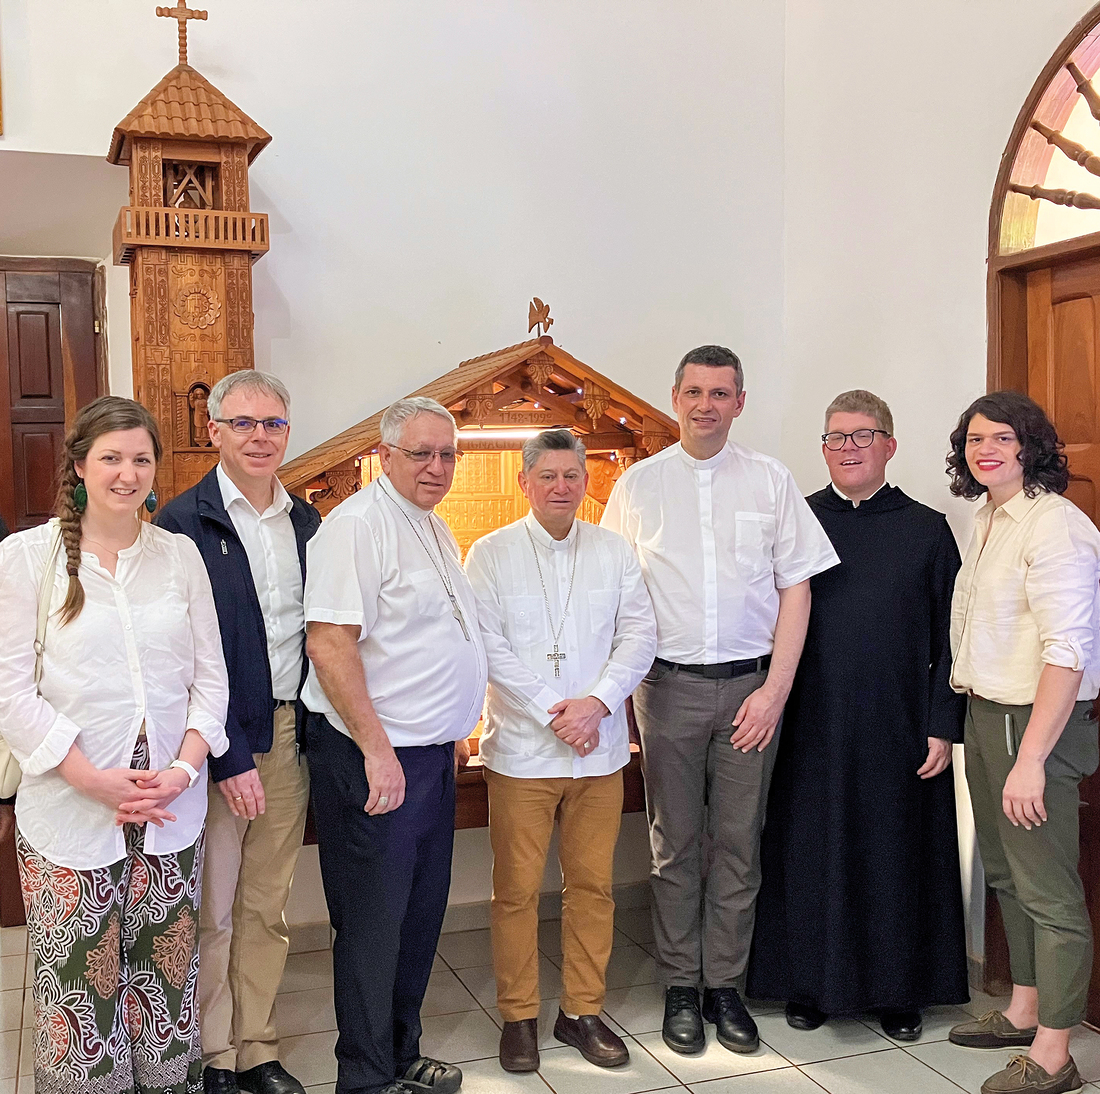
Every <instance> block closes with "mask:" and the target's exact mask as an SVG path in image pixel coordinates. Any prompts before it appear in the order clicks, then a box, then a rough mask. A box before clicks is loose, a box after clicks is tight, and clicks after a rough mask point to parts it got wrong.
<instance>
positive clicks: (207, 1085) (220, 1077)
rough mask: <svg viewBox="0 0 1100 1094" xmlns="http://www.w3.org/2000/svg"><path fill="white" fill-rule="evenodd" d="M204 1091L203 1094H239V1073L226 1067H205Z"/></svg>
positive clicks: (203, 1075) (203, 1072) (203, 1073)
mask: <svg viewBox="0 0 1100 1094" xmlns="http://www.w3.org/2000/svg"><path fill="white" fill-rule="evenodd" d="M202 1091H203V1094H239V1091H240V1087H238V1086H237V1073H236V1072H235V1071H230V1070H229V1069H228V1068H225V1067H204V1068H203V1069H202Z"/></svg>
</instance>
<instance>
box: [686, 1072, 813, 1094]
mask: <svg viewBox="0 0 1100 1094" xmlns="http://www.w3.org/2000/svg"><path fill="white" fill-rule="evenodd" d="M688 1090H690V1091H692V1094H821V1087H819V1086H818V1085H817V1083H815V1082H814V1081H813V1079H809V1078H807V1077H806V1076H805V1075H803V1074H802V1072H801V1071H799V1070H798V1069H797V1068H794V1067H785V1068H783V1069H782V1070H781V1071H765V1072H764V1073H763V1074H758V1075H738V1076H737V1077H736V1078H733V1079H715V1080H714V1081H713V1082H709V1083H693V1084H692V1085H691V1086H689V1087H688Z"/></svg>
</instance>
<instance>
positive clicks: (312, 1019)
mask: <svg viewBox="0 0 1100 1094" xmlns="http://www.w3.org/2000/svg"><path fill="white" fill-rule="evenodd" d="M335 1028H336V1008H335V1005H334V1004H333V1001H332V988H313V989H311V990H309V991H292V992H284V993H283V994H281V995H278V996H276V997H275V1029H276V1031H277V1032H278V1034H279V1036H280V1037H298V1036H300V1035H301V1034H303V1033H327V1032H329V1031H330V1030H334V1029H335Z"/></svg>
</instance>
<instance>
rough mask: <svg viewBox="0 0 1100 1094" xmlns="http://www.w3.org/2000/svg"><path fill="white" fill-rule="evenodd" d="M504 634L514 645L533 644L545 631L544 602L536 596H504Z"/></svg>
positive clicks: (502, 601)
mask: <svg viewBox="0 0 1100 1094" xmlns="http://www.w3.org/2000/svg"><path fill="white" fill-rule="evenodd" d="M501 603H502V606H503V608H504V635H505V637H506V638H507V639H508V640H509V642H511V643H512V645H514V646H524V647H526V646H533V645H534V644H535V643H536V642H537V641H538V640H539V639H540V637H542V635H543V634H544V633H545V629H544V628H545V617H546V604H545V602H544V601H543V600H541V599H540V598H539V597H537V596H506V597H503V598H502V600H501Z"/></svg>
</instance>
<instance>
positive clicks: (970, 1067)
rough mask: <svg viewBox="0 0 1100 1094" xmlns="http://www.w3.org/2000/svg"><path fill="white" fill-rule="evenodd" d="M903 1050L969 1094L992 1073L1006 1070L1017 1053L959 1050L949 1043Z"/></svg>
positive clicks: (1011, 1050) (1013, 1050)
mask: <svg viewBox="0 0 1100 1094" xmlns="http://www.w3.org/2000/svg"><path fill="white" fill-rule="evenodd" d="M905 1051H906V1052H908V1053H909V1055H910V1056H915V1057H916V1058H917V1059H918V1060H920V1061H921V1062H922V1063H926V1064H927V1065H928V1066H929V1067H931V1068H934V1069H935V1070H936V1071H938V1072H939V1073H940V1074H941V1075H945V1076H946V1077H947V1078H948V1079H950V1080H951V1081H952V1082H953V1083H956V1084H957V1085H958V1086H961V1087H962V1088H963V1090H969V1091H970V1092H971V1094H980V1092H981V1087H982V1083H984V1082H985V1080H986V1079H988V1078H989V1076H990V1075H992V1074H994V1072H997V1071H1000V1070H1001V1069H1002V1068H1005V1067H1007V1066H1008V1061H1009V1060H1011V1059H1012V1057H1013V1056H1016V1055H1018V1054H1019V1052H1020V1050H1019V1049H1018V1048H1005V1049H995V1050H991V1049H980V1048H959V1047H958V1045H953V1044H951V1042H950V1041H933V1042H932V1043H931V1044H927V1045H921V1044H916V1045H909V1046H907V1047H906V1049H905Z"/></svg>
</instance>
